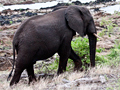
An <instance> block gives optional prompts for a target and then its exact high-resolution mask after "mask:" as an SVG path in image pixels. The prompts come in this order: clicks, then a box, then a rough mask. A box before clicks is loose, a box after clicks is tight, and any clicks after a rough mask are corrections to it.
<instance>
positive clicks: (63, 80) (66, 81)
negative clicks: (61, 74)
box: [62, 78, 70, 83]
mask: <svg viewBox="0 0 120 90" xmlns="http://www.w3.org/2000/svg"><path fill="white" fill-rule="evenodd" d="M62 82H63V83H70V81H69V80H67V79H65V78H64V79H62Z"/></svg>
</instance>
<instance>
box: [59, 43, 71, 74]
mask: <svg viewBox="0 0 120 90" xmlns="http://www.w3.org/2000/svg"><path fill="white" fill-rule="evenodd" d="M70 45H71V41H66V42H64V43H62V45H61V46H60V49H59V51H58V54H59V56H60V58H59V67H58V72H57V74H58V75H59V74H61V73H63V72H64V71H66V66H67V61H68V58H69V55H70V52H71V48H70V47H71V46H70Z"/></svg>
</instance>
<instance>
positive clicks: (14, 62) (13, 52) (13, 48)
mask: <svg viewBox="0 0 120 90" xmlns="http://www.w3.org/2000/svg"><path fill="white" fill-rule="evenodd" d="M14 65H15V45H14V44H13V66H12V70H11V72H10V74H9V76H8V78H7V81H9V80H10V78H11V76H12V72H13V70H14Z"/></svg>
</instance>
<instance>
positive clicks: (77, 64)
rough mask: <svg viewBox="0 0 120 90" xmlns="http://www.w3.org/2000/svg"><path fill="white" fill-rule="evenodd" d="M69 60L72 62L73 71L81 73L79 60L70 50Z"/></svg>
mask: <svg viewBox="0 0 120 90" xmlns="http://www.w3.org/2000/svg"><path fill="white" fill-rule="evenodd" d="M69 58H70V59H72V60H73V61H74V64H75V67H74V70H77V71H79V70H80V71H83V68H82V62H81V58H80V57H79V56H78V55H77V54H76V53H75V52H74V51H73V50H72V49H71V53H70V56H69Z"/></svg>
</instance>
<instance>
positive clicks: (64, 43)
mask: <svg viewBox="0 0 120 90" xmlns="http://www.w3.org/2000/svg"><path fill="white" fill-rule="evenodd" d="M76 32H77V33H78V34H79V35H80V36H81V37H84V36H85V35H87V36H88V39H89V47H90V63H91V64H90V66H91V67H95V54H96V42H97V37H96V36H95V35H96V33H97V31H96V28H95V24H94V20H93V17H92V15H91V14H90V12H89V10H88V9H87V8H85V7H82V6H77V5H71V6H68V7H63V8H62V7H61V8H57V9H55V10H54V11H53V12H50V13H48V14H45V15H37V16H33V17H31V18H29V19H28V20H26V21H24V22H23V23H22V24H21V26H20V27H19V28H18V29H17V31H16V33H15V35H14V38H13V68H12V70H11V73H10V74H9V76H8V79H9V78H10V77H11V74H12V72H13V69H14V64H15V72H14V75H13V77H12V80H11V82H10V86H12V85H14V84H17V83H18V82H19V80H20V76H21V73H22V72H23V70H25V69H26V71H27V74H28V78H29V83H30V82H32V81H33V80H34V81H36V78H35V75H34V68H33V65H34V64H35V62H36V61H37V60H45V59H47V58H49V57H51V56H53V55H54V54H55V53H58V55H59V56H60V57H59V66H58V71H57V74H58V75H59V74H61V73H63V72H64V71H65V70H66V65H67V61H68V58H70V59H72V60H73V62H74V64H75V67H74V69H75V70H82V62H81V58H80V57H79V56H78V55H77V54H76V53H75V52H74V51H73V49H72V47H71V41H72V38H73V36H75V35H76ZM15 52H16V53H17V58H16V60H15Z"/></svg>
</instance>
